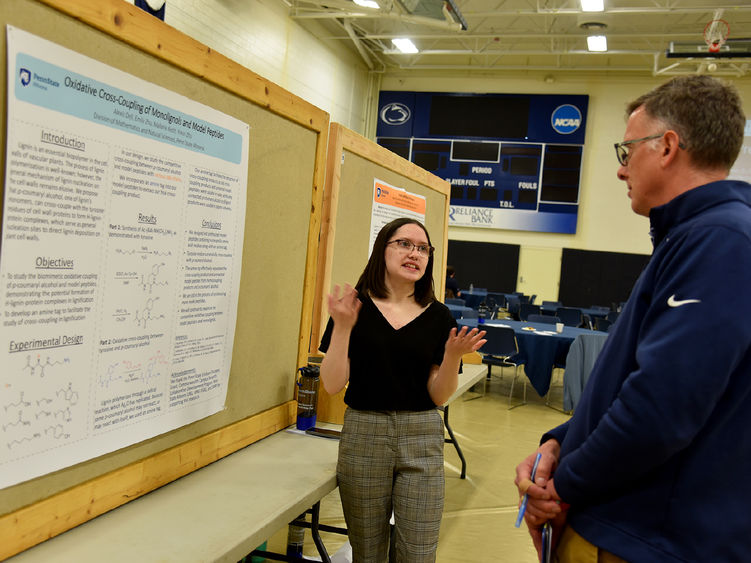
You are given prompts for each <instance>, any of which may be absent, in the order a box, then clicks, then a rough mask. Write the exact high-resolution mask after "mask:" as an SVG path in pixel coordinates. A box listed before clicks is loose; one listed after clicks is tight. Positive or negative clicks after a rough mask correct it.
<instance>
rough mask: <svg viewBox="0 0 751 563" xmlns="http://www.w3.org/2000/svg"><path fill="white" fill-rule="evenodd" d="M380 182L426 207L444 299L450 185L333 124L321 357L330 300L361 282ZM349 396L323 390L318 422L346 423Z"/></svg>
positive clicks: (319, 316)
mask: <svg viewBox="0 0 751 563" xmlns="http://www.w3.org/2000/svg"><path fill="white" fill-rule="evenodd" d="M376 181H379V182H383V183H385V184H386V185H387V186H390V187H394V188H397V189H398V190H404V191H405V192H406V194H407V195H410V196H414V197H415V198H417V199H420V200H422V199H423V198H424V202H425V221H424V223H425V227H426V228H427V230H428V232H429V233H430V239H431V242H432V243H433V246H434V247H435V253H434V259H433V279H434V281H435V292H436V295H437V296H439V298H442V296H443V291H444V285H445V281H446V280H445V272H446V254H447V240H448V213H449V200H450V193H451V191H450V190H451V188H450V186H449V183H448V182H446V181H445V180H442V179H441V178H438V177H437V176H435V175H433V174H431V173H430V172H427V171H425V170H424V169H422V168H420V167H419V166H417V165H416V164H414V163H412V162H409V161H408V160H405V159H403V158H402V157H400V156H398V155H397V154H395V153H393V152H391V151H390V150H388V149H385V148H383V147H381V146H379V145H377V144H376V143H375V142H374V141H371V140H369V139H366V138H365V137H363V136H362V135H359V134H358V133H355V132H354V131H352V130H350V129H347V128H346V127H344V126H343V125H340V124H338V123H332V124H331V127H330V130H329V145H328V154H327V159H326V183H325V187H324V201H323V210H322V213H323V215H322V220H321V239H320V246H319V249H320V250H319V256H318V277H317V280H316V293H315V295H316V297H315V303H314V309H313V328H312V333H311V352H316V350H317V347H318V344H319V343H320V341H321V335H322V334H323V330H324V328H325V326H326V322H327V320H328V311H327V307H326V296H327V294H328V293H329V292H330V291H331V289H332V288H333V286H334V285H337V284H338V285H343V284H345V283H349V284H350V285H354V284H355V283H356V282H357V279H358V277H359V276H360V273H361V272H362V269H363V268H364V266H365V263H366V262H367V260H368V256H369V250H370V245H371V240H372V239H371V235H372V232H371V222H372V219H373V207H374V191H375V189H376V186H375V183H376ZM343 396H344V392H343V391H342V392H340V393H338V394H337V395H335V396H333V397H332V396H329V395H328V394H327V393H326V392H325V391H324V390H323V388H321V389H320V391H319V401H318V420H320V421H324V422H335V423H341V422H342V418H343V416H344V402H343Z"/></svg>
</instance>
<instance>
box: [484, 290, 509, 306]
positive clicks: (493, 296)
mask: <svg viewBox="0 0 751 563" xmlns="http://www.w3.org/2000/svg"><path fill="white" fill-rule="evenodd" d="M485 302H486V303H487V304H488V307H496V308H498V309H503V308H505V307H506V296H505V295H504V294H503V293H494V292H490V291H489V292H488V295H487V297H485Z"/></svg>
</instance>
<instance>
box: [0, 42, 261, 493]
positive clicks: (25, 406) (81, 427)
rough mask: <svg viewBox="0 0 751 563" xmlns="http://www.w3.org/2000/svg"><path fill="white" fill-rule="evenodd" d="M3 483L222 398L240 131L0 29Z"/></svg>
mask: <svg viewBox="0 0 751 563" xmlns="http://www.w3.org/2000/svg"><path fill="white" fill-rule="evenodd" d="M7 44H8V77H7V85H8V87H7V92H8V107H7V116H8V119H7V154H6V176H5V195H4V212H3V225H2V248H1V254H0V290H1V291H0V311H2V326H0V361H2V365H3V368H2V371H1V373H2V375H1V376H0V389H1V390H2V393H1V394H0V397H1V399H0V488H2V487H8V486H10V485H13V484H16V483H19V482H22V481H26V480H28V479H31V478H34V477H37V476H39V475H43V474H46V473H49V472H52V471H55V470H58V469H61V468H64V467H68V466H70V465H73V464H76V463H79V462H82V461H85V460H88V459H91V458H94V457H96V456H99V455H102V454H105V453H108V452H112V451H115V450H117V449H120V448H123V447H125V446H128V445H131V444H134V443H137V442H140V441H143V440H145V439H148V438H151V437H153V436H156V435H159V434H162V433H164V432H167V431H169V430H172V429H175V428H178V427H180V426H183V425H185V424H189V423H191V422H193V421H195V420H198V419H201V418H203V417H206V416H209V415H211V414H213V413H216V412H218V411H219V410H221V409H222V408H224V404H225V400H226V394H227V382H228V377H229V369H230V362H231V358H232V344H233V340H234V330H235V320H236V313H237V297H238V288H239V280H240V265H241V257H242V241H243V232H244V219H245V193H246V188H247V167H248V163H247V154H248V143H249V127H248V125H247V124H246V123H243V122H240V121H238V120H236V119H234V118H232V117H230V116H227V115H225V114H222V113H220V112H218V111H216V110H214V109H212V108H209V107H207V106H204V105H202V104H199V103H197V102H195V101H193V100H190V99H188V98H186V97H183V96H181V95H178V94H176V93H174V92H171V91H168V90H166V89H164V88H161V87H159V86H156V85H155V84H153V83H150V82H147V81H144V80H141V79H139V78H137V77H135V76H132V75H129V74H126V73H124V72H121V71H119V70H117V69H115V68H112V67H109V66H107V65H104V64H102V63H100V62H98V61H96V60H93V59H90V58H88V57H85V56H82V55H80V54H78V53H76V52H73V51H70V50H68V49H65V48H62V47H60V46H58V45H56V44H54V43H51V42H49V41H47V40H45V39H42V38H39V37H36V36H34V35H31V34H29V33H26V32H24V31H22V30H20V29H17V28H12V27H9V28H8V29H7Z"/></svg>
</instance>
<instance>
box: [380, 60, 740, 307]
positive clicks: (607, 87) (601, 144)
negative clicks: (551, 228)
mask: <svg viewBox="0 0 751 563" xmlns="http://www.w3.org/2000/svg"><path fill="white" fill-rule="evenodd" d="M666 80H667V78H651V77H642V78H632V77H614V76H602V77H599V76H593V77H569V76H567V75H566V74H565V73H561V75H560V76H558V77H556V79H555V81H554V82H553V83H546V82H545V81H544V80H543V75H542V74H541V75H539V76H530V75H524V76H508V77H502V78H499V77H466V76H465V77H456V76H455V77H450V76H445V75H443V76H441V75H433V76H422V77H419V76H414V74H412V75H399V76H388V75H387V76H384V77H383V80H382V83H381V89H382V90H417V91H436V92H478V93H485V92H498V93H531V94H588V95H589V111H588V115H587V132H586V142H585V149H584V154H583V157H582V175H581V189H580V192H579V204H580V205H579V217H578V222H577V229H576V234H574V235H562V234H546V233H531V232H524V231H505V230H497V229H475V228H468V227H450V228H449V238H450V239H452V240H469V241H481V242H493V243H507V244H519V245H521V251H520V257H519V277H518V278H517V290H518V291H523V292H525V293H526V294H537V295H538V303H539V302H540V300H542V299H550V300H555V299H557V298H558V279H550V274H551V272H556V276H557V272H559V271H560V260H561V249H562V248H576V249H586V250H602V251H609V252H629V253H637V254H650V253H651V252H652V245H651V241H650V239H649V221H648V219H646V218H645V217H641V216H638V215H635V214H634V213H633V212H632V211H631V207H630V200H629V199H628V197H627V195H626V186H625V184H624V183H623V182H621V181H620V180H618V178H617V177H616V171H617V169H618V161H617V160H616V156H615V151H614V149H613V143H616V142H619V141H621V140H623V132H624V129H625V123H626V122H625V107H626V104H627V103H628V102H630V101H631V100H633V99H635V98H637V97H638V96H639V95H641V94H642V93H644V92H646V91H648V90H650V89H651V88H653V87H655V86H657V85H658V84H661V83H662V82H664V81H666ZM735 83H736V85H737V87H738V89H739V91H740V93H741V96H742V97H743V99H744V102H745V108H746V113H747V114H751V80H749V79H744V80H739V81H736V82H735Z"/></svg>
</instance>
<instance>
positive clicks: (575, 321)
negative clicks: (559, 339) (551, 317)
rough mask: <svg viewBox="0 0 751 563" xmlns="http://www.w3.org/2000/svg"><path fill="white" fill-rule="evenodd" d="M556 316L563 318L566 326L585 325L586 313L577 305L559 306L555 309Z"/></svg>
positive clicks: (562, 320)
mask: <svg viewBox="0 0 751 563" xmlns="http://www.w3.org/2000/svg"><path fill="white" fill-rule="evenodd" d="M555 316H556V317H558V318H559V319H561V322H562V323H563V324H565V325H566V326H573V327H580V326H584V313H583V312H582V310H581V309H577V308H575V307H558V308H557V309H556V310H555Z"/></svg>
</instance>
